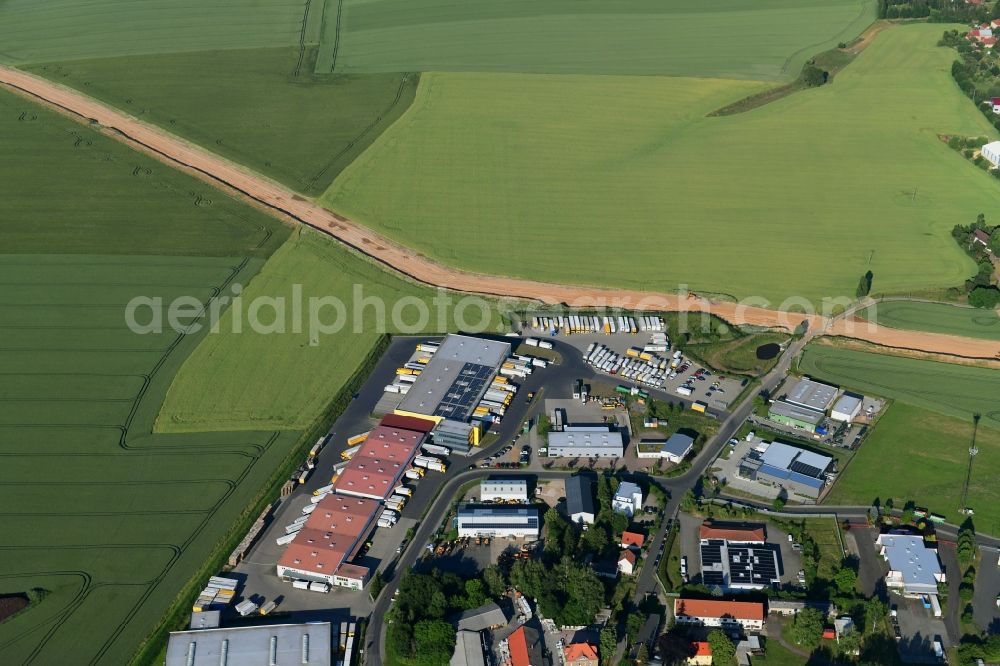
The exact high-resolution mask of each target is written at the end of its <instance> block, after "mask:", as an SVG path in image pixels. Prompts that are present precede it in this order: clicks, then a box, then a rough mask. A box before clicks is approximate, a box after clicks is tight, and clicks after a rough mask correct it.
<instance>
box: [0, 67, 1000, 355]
mask: <svg viewBox="0 0 1000 666" xmlns="http://www.w3.org/2000/svg"><path fill="white" fill-rule="evenodd" d="M0 83H3V84H5V85H6V86H8V87H9V88H10V89H11V90H12V91H13V92H16V93H19V94H21V95H23V96H26V97H28V98H31V99H33V100H35V101H40V102H43V103H46V104H48V105H50V106H53V107H56V108H57V109H59V110H61V111H62V112H64V113H66V114H68V115H70V116H72V117H74V118H76V119H77V120H79V121H81V122H84V123H90V124H92V125H93V124H96V125H99V126H101V128H103V130H104V131H105V132H106V133H108V134H109V135H111V136H115V137H116V138H118V139H119V140H122V141H124V142H125V143H128V144H129V145H131V146H132V147H133V148H136V149H138V150H141V151H143V152H145V153H149V154H151V155H153V156H155V157H156V158H158V159H160V160H162V161H163V162H165V163H167V164H169V165H171V166H174V167H180V168H183V169H185V170H188V171H190V172H192V173H194V174H196V175H197V176H198V177H200V178H202V179H203V180H206V181H208V182H210V183H212V184H214V185H216V186H219V187H222V188H223V189H230V190H235V191H236V192H238V193H240V194H242V195H243V196H245V197H247V198H249V199H250V200H252V201H253V202H254V203H255V204H257V205H259V206H263V207H265V208H267V209H268V210H270V211H271V212H272V213H274V214H275V215H277V216H279V217H283V218H291V219H292V220H295V221H297V222H300V223H302V224H307V225H309V226H311V227H314V228H316V229H319V230H320V231H322V232H324V233H326V234H329V235H331V236H333V237H335V238H337V239H338V240H340V241H341V242H343V243H345V244H347V245H349V246H351V247H353V248H355V249H356V250H357V251H359V252H361V253H363V254H365V255H367V256H368V257H370V258H372V259H373V260H375V261H377V262H379V263H381V264H383V265H384V266H386V267H388V268H391V269H393V270H396V271H399V272H400V273H403V274H404V275H407V276H409V277H410V278H412V279H414V280H417V281H419V282H422V283H425V284H428V285H432V286H435V287H442V288H446V289H453V290H456V291H461V292H469V293H477V294H484V295H489V296H500V297H508V298H516V299H526V300H535V301H540V302H542V303H549V304H565V305H568V306H571V307H612V308H623V309H635V310H650V311H667V310H688V311H693V312H705V311H707V312H711V313H713V314H716V315H718V316H719V317H722V318H723V319H725V320H727V321H729V322H730V323H734V324H754V325H760V326H772V327H782V328H786V329H789V330H791V329H794V328H795V327H796V326H798V325H799V324H800V323H801V322H802V321H803V320H806V319H808V321H809V330H810V332H812V333H814V334H819V333H823V332H826V333H829V334H833V335H845V336H849V337H854V338H858V339H862V340H867V341H870V342H873V343H876V344H881V345H886V346H889V347H899V348H905V349H916V350H922V351H927V352H936V353H941V354H949V355H954V356H964V357H968V358H985V359H993V358H996V357H997V355H998V353H1000V344H998V343H996V342H991V341H988V340H978V339H973V338H961V337H956V336H950V335H939V334H933V333H920V332H912V331H899V330H894V329H889V328H885V327H876V326H870V325H868V324H867V323H860V322H857V321H855V320H853V319H850V318H840V319H837V320H834V321H831V320H827V319H825V318H823V317H820V316H817V315H809V316H806V315H802V314H797V313H789V312H781V311H776V310H769V309H766V308H761V307H752V306H745V305H740V304H736V303H729V302H722V301H710V300H707V299H702V298H698V297H695V296H688V297H685V296H682V295H677V294H664V293H655V292H643V291H630V290H614V289H603V288H598V287H585V286H571V285H556V284H547V283H544V282H534V281H531V280H521V279H516V278H507V277H500V276H492V275H482V274H478V273H471V272H468V271H462V270H458V269H454V268H449V267H447V266H443V265H441V264H438V263H436V262H434V261H431V260H430V259H428V258H426V257H424V256H422V255H420V254H418V253H415V252H413V251H411V250H410V249H408V248H406V247H403V246H401V245H399V244H397V243H395V242H393V241H391V240H389V239H387V238H384V237H382V236H380V235H378V234H376V233H374V232H373V231H372V230H370V229H368V228H366V227H364V226H361V225H359V224H357V223H356V222H353V221H351V220H349V219H347V218H344V217H342V216H340V215H337V214H336V213H333V212H331V211H329V210H327V209H325V208H323V207H321V206H318V205H316V204H314V203H312V202H310V201H308V200H306V199H304V198H303V197H301V196H299V195H298V194H296V193H295V192H293V191H292V190H289V189H288V188H286V187H284V186H282V185H279V184H277V183H275V182H273V181H271V180H269V179H267V178H265V177H263V176H261V175H259V174H255V173H252V172H250V171H248V170H246V169H244V168H242V167H240V166H237V165H236V164H234V163H232V162H229V161H228V160H226V159H224V158H222V157H219V156H218V155H215V154H213V153H211V152H209V151H207V150H205V149H203V148H200V147H198V146H195V145H193V144H190V143H188V142H186V141H184V140H183V139H180V138H179V137H176V136H174V135H172V134H170V133H169V132H167V131H165V130H163V129H160V128H158V127H154V126H152V125H148V124H146V123H143V122H141V121H139V120H137V119H135V118H132V117H130V116H128V115H126V114H124V113H122V112H121V111H118V110H117V109H114V108H113V107H110V106H107V105H105V104H103V103H101V102H98V101H97V100H94V99H92V98H90V97H87V96H86V95H84V94H83V93H80V92H78V91H75V90H72V89H69V88H66V87H64V86H61V85H59V84H56V83H53V82H51V81H48V80H46V79H43V78H40V77H37V76H34V75H31V74H27V73H25V72H21V71H19V70H16V69H13V68H10V67H5V66H0Z"/></svg>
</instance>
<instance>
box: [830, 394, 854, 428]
mask: <svg viewBox="0 0 1000 666" xmlns="http://www.w3.org/2000/svg"><path fill="white" fill-rule="evenodd" d="M861 402H862V399H861V396H857V395H851V394H850V393H845V394H844V395H842V396H840V399H839V400H837V402H836V404H835V405H834V406H833V411H831V412H830V418H831V419H833V420H834V421H843V422H844V423H853V422H854V419H856V418H858V414H860V413H861Z"/></svg>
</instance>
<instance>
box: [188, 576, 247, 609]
mask: <svg viewBox="0 0 1000 666" xmlns="http://www.w3.org/2000/svg"><path fill="white" fill-rule="evenodd" d="M235 596H236V581H235V580H233V579H232V578H224V577H222V576H212V577H211V578H209V579H208V584H207V585H206V586H205V589H203V590H202V591H201V593H200V594H199V595H198V599H197V600H195V602H194V605H193V606H191V610H192V611H194V612H195V613H201V612H204V611H210V610H223V609H224V608H225V607H226V606H228V605H229V604H230V603H232V601H233V597H235Z"/></svg>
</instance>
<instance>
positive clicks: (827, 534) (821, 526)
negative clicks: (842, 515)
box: [805, 518, 844, 580]
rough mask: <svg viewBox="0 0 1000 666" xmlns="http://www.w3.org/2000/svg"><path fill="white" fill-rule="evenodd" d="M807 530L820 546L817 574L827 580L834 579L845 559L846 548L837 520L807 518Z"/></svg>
mask: <svg viewBox="0 0 1000 666" xmlns="http://www.w3.org/2000/svg"><path fill="white" fill-rule="evenodd" d="M805 526H806V532H808V533H809V536H811V537H812V539H813V541H815V542H816V546H817V547H818V548H819V560H818V561H817V563H816V575H817V576H818V577H819V578H823V579H825V580H832V579H833V575H834V574H835V573H836V572H837V570H838V569H840V563H841V562H842V561H843V559H844V548H843V546H841V545H840V536H839V534H838V530H839V529H840V528H839V527H838V526H837V521H836V520H834V519H833V518H807V519H806V520H805Z"/></svg>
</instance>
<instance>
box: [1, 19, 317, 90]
mask: <svg viewBox="0 0 1000 666" xmlns="http://www.w3.org/2000/svg"><path fill="white" fill-rule="evenodd" d="M323 4H324V3H323V0H48V1H47V2H36V0H4V2H0V44H3V47H2V48H0V61H4V62H14V63H21V62H43V61H48V60H63V59H67V58H101V57H107V56H124V55H139V54H143V53H174V52H178V51H202V50H205V49H239V48H252V47H258V46H293V45H298V44H299V43H300V41H302V40H303V39H305V40H309V39H311V40H312V41H314V42H315V41H316V40H317V39H318V31H319V25H320V21H321V19H322V16H321V12H322V10H323ZM313 5H315V6H313ZM305 17H308V21H304V18H305ZM305 24H308V29H307V26H306V25H305ZM192 78H196V77H192Z"/></svg>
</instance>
